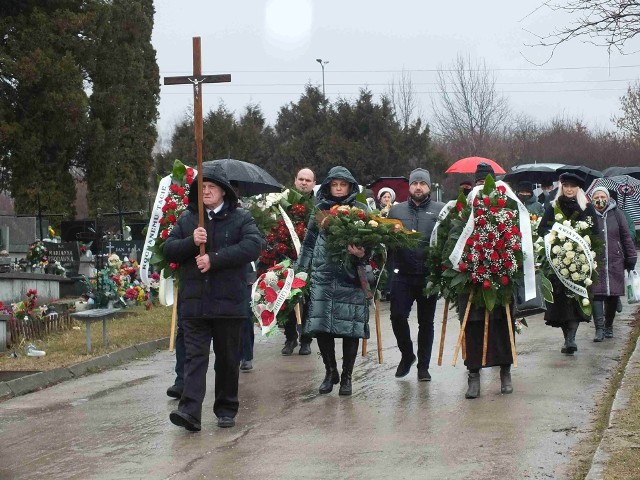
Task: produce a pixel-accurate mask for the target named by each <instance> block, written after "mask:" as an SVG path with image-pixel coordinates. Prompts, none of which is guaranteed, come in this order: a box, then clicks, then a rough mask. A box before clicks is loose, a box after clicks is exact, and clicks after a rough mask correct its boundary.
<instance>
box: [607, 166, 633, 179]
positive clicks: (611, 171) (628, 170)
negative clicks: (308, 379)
mask: <svg viewBox="0 0 640 480" xmlns="http://www.w3.org/2000/svg"><path fill="white" fill-rule="evenodd" d="M602 175H603V176H605V177H617V176H619V175H629V176H630V177H633V178H637V179H638V180H640V167H609V168H605V169H604V170H603V171H602Z"/></svg>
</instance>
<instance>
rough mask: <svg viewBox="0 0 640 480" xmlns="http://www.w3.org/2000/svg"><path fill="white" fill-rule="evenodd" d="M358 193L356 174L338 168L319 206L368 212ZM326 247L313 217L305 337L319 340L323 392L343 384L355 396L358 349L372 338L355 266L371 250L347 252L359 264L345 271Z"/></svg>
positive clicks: (303, 263) (307, 247) (302, 260)
mask: <svg viewBox="0 0 640 480" xmlns="http://www.w3.org/2000/svg"><path fill="white" fill-rule="evenodd" d="M357 194H358V182H356V180H355V178H353V175H351V172H349V170H347V169H346V168H344V167H340V166H337V167H333V168H332V169H331V170H330V171H329V175H328V176H327V178H326V179H325V180H324V182H322V185H321V186H320V189H319V190H318V193H317V198H318V202H317V204H316V207H317V208H318V210H329V209H330V208H331V207H333V206H334V205H349V206H356V207H358V208H361V209H363V210H365V211H368V207H367V206H366V205H363V204H361V203H359V202H356V200H355V198H356V195H357ZM325 243H326V233H325V231H324V230H321V229H320V228H319V226H318V224H317V222H316V219H315V217H311V219H310V220H309V225H308V230H307V234H306V236H305V238H304V242H303V244H302V250H301V252H300V257H299V259H298V267H300V268H302V269H303V270H306V271H310V273H311V295H310V299H309V302H310V303H309V313H308V317H307V322H306V324H305V326H304V331H303V333H304V334H305V335H309V336H311V337H316V339H317V340H318V347H319V348H320V354H321V355H322V360H323V361H324V365H325V368H326V376H325V378H324V381H323V382H322V384H321V385H320V388H319V392H320V393H321V394H324V393H329V392H331V391H332V390H333V385H335V384H337V383H338V382H340V391H339V394H340V395H351V374H352V372H353V365H354V363H355V361H356V355H357V354H358V344H359V341H360V339H361V338H369V300H368V298H367V295H366V293H365V291H364V290H363V289H362V287H361V285H360V280H359V279H358V273H357V271H356V267H355V265H357V263H358V262H362V264H363V265H364V264H365V251H364V249H363V248H362V247H358V246H357V245H349V247H348V248H347V250H348V252H349V253H350V254H351V255H353V256H354V257H355V259H354V261H353V262H352V263H351V264H350V265H346V266H345V265H342V264H339V263H334V262H331V261H330V260H329V256H328V254H327V251H326V248H325ZM336 338H342V357H343V358H342V376H339V375H338V366H337V363H336V353H335V339H336Z"/></svg>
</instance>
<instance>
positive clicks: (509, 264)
mask: <svg viewBox="0 0 640 480" xmlns="http://www.w3.org/2000/svg"><path fill="white" fill-rule="evenodd" d="M504 267H505V268H506V269H508V270H511V267H513V262H512V261H511V260H506V261H505V262H504Z"/></svg>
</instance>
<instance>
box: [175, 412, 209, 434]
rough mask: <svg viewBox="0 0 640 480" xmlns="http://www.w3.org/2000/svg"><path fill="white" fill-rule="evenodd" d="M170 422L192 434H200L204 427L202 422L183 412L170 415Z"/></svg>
mask: <svg viewBox="0 0 640 480" xmlns="http://www.w3.org/2000/svg"><path fill="white" fill-rule="evenodd" d="M169 420H171V423H173V424H174V425H177V426H179V427H184V428H186V429H187V430H189V431H190V432H199V431H200V430H201V429H202V427H201V425H200V422H199V421H198V420H196V419H195V418H194V417H192V416H191V415H189V414H188V413H184V412H181V411H180V410H174V411H173V412H171V413H170V414H169Z"/></svg>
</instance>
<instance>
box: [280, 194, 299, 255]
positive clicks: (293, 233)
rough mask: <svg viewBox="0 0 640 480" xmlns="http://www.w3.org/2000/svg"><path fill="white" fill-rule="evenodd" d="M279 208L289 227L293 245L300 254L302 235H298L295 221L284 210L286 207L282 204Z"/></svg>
mask: <svg viewBox="0 0 640 480" xmlns="http://www.w3.org/2000/svg"><path fill="white" fill-rule="evenodd" d="M278 209H279V210H280V213H281V214H282V219H283V220H284V224H285V225H286V226H287V229H289V235H291V240H292V241H293V246H294V248H295V249H296V254H298V255H300V237H298V234H297V233H296V229H295V227H294V226H293V222H292V221H291V219H290V218H289V215H287V212H285V211H284V208H282V205H278Z"/></svg>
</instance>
